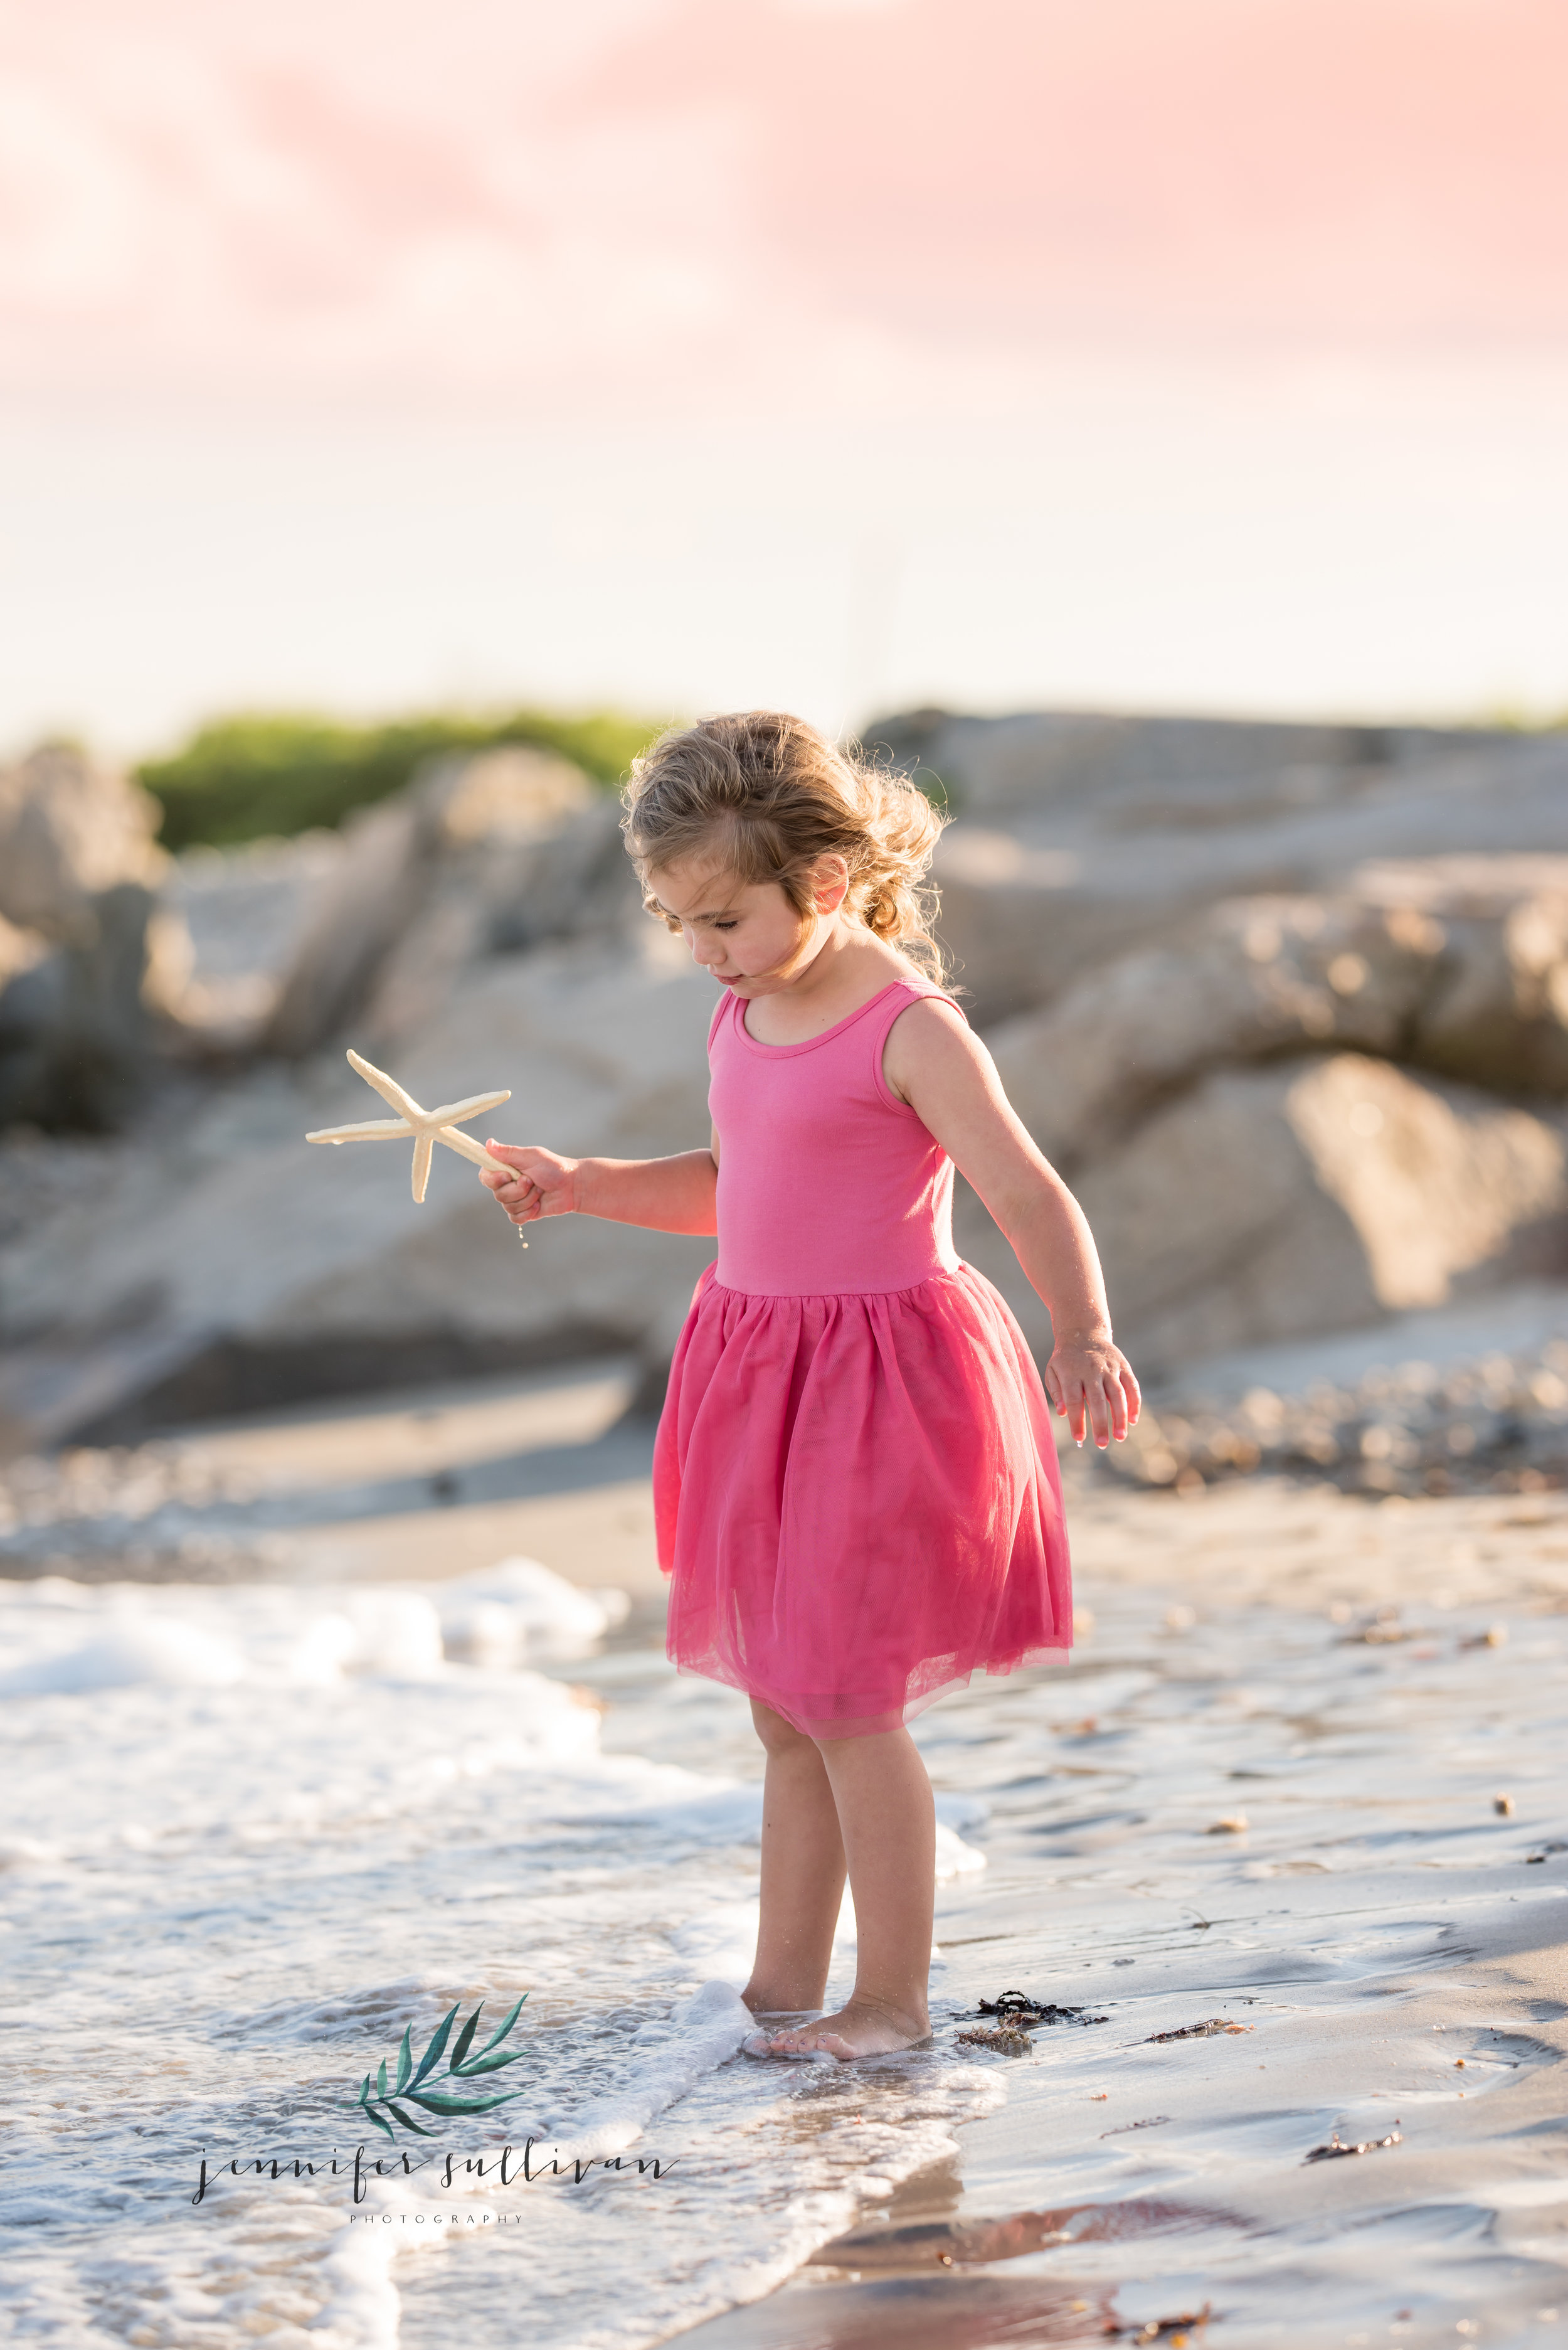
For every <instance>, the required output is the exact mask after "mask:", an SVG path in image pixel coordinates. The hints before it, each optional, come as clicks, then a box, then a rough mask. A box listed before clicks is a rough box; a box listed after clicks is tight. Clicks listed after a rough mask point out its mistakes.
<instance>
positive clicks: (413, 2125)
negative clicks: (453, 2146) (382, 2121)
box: [370, 2097, 436, 2137]
mask: <svg viewBox="0 0 1568 2350" xmlns="http://www.w3.org/2000/svg"><path fill="white" fill-rule="evenodd" d="M421 2103H422V2100H421ZM387 2111H388V2112H389V2114H396V2115H397V2116H398V2119H399V2120H400V2122H401V2123H402V2125H403V2127H404V2128H405V2129H411V2130H413V2131H415V2132H416V2133H417V2135H418V2136H419V2137H434V2136H435V2135H436V2133H435V2132H434V2130H428V2129H426V2128H424V2126H422V2125H421V2123H419V2122H417V2121H415V2120H414V2118H413V2116H411V2115H410V2114H406V2113H404V2111H403V2109H402V2107H401V2106H395V2105H394V2104H393V2103H392V2100H391V2099H390V2097H389V2098H388V2099H387ZM375 2118H376V2116H375V2115H374V2114H372V2115H371V2116H370V2119H371V2120H372V2121H374V2120H375ZM391 2135H392V2133H391V2131H390V2130H389V2131H388V2132H387V2136H388V2137H391Z"/></svg>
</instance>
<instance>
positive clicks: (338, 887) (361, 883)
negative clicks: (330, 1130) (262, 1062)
mask: <svg viewBox="0 0 1568 2350" xmlns="http://www.w3.org/2000/svg"><path fill="white" fill-rule="evenodd" d="M432 829H433V827H431V824H430V823H429V821H428V819H427V816H426V812H425V810H424V809H423V808H422V807H421V805H420V803H419V802H418V801H417V800H414V799H409V798H398V799H395V800H383V801H381V802H380V803H379V805H378V806H374V807H369V808H359V809H356V811H355V812H354V814H353V815H352V816H348V818H347V819H346V821H345V823H344V826H343V836H344V854H343V858H342V861H341V863H340V864H339V866H338V867H337V871H336V872H335V873H334V874H333V875H332V876H331V878H330V879H329V880H328V881H327V885H326V887H325V888H324V889H323V890H322V891H321V894H320V896H319V898H318V899H317V902H316V905H315V908H314V910H313V912H312V915H311V919H310V920H309V923H308V925H307V927H306V931H305V935H304V937H303V938H302V939H301V941H300V942H299V948H298V951H297V953H296V957H295V960H294V962H293V964H292V965H291V967H290V969H289V971H288V972H287V975H286V977H285V979H284V981H283V983H282V984H281V986H280V987H279V989H278V994H277V1001H276V1003H275V1007H274V1009H273V1012H272V1015H271V1017H270V1018H269V1020H268V1021H267V1023H266V1025H265V1028H264V1029H263V1031H262V1034H261V1036H260V1039H259V1044H260V1048H261V1050H262V1051H263V1052H264V1053H275V1054H277V1055H280V1056H281V1057H283V1058H284V1059H286V1060H298V1059H300V1058H301V1057H303V1055H305V1054H306V1053H311V1052H314V1051H315V1050H316V1049H317V1046H318V1045H321V1044H322V1043H324V1042H325V1040H326V1039H327V1037H329V1036H333V1035H337V1031H338V1030H339V1028H340V1027H341V1025H342V1024H343V1023H344V1021H346V1020H347V1019H348V1018H349V1017H350V1016H351V1014H353V1013H354V1012H355V1011H356V1010H357V1009H358V1007H359V1006H360V1005H361V1004H362V1003H364V1001H365V998H366V996H367V995H368V994H369V991H370V989H371V987H372V986H373V985H374V983H375V981H376V978H377V975H378V973H379V971H380V968H381V965H382V964H383V962H385V961H386V959H387V956H388V955H389V952H390V951H391V949H392V947H393V944H394V943H395V941H396V940H397V939H398V937H399V935H400V932H401V931H404V930H405V929H407V928H408V926H409V925H410V923H411V922H412V921H413V920H414V918H415V916H416V914H417V913H418V911H419V910H420V907H421V903H422V901H423V899H424V895H425V891H426V889H427V888H428V886H429V879H430V866H431V855H432V846H433V844H432V839H431V833H432Z"/></svg>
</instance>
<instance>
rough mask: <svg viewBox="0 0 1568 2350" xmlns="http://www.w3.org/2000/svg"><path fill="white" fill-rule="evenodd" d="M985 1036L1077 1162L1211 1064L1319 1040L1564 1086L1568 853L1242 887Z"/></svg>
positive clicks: (1050, 1153) (1417, 864)
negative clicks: (1293, 886)
mask: <svg viewBox="0 0 1568 2350" xmlns="http://www.w3.org/2000/svg"><path fill="white" fill-rule="evenodd" d="M1352 893H1353V894H1352ZM987 1042H988V1044H989V1045H990V1047H991V1050H992V1054H993V1055H994V1056H995V1059H996V1064H997V1068H998V1071H999V1073H1000V1075H1001V1076H1002V1083H1003V1085H1004V1087H1006V1090H1007V1094H1008V1097H1009V1099H1010V1100H1011V1101H1012V1105H1013V1107H1015V1108H1016V1109H1017V1111H1018V1113H1019V1115H1020V1117H1021V1118H1023V1122H1024V1124H1025V1125H1026V1126H1027V1127H1028V1128H1029V1129H1030V1131H1031V1133H1032V1134H1033V1137H1034V1139H1035V1140H1036V1141H1037V1142H1038V1143H1039V1145H1040V1147H1041V1149H1043V1150H1044V1152H1045V1154H1046V1156H1047V1158H1049V1159H1054V1161H1055V1162H1056V1163H1057V1164H1058V1165H1059V1166H1061V1167H1062V1168H1063V1170H1064V1171H1071V1170H1073V1169H1075V1168H1076V1167H1077V1166H1079V1165H1081V1164H1082V1163H1083V1162H1084V1161H1085V1159H1091V1158H1093V1157H1094V1156H1095V1154H1096V1153H1097V1152H1102V1151H1104V1150H1105V1149H1106V1148H1108V1147H1109V1146H1110V1145H1111V1144H1112V1143H1114V1142H1115V1141H1116V1140H1117V1139H1118V1138H1119V1137H1121V1136H1122V1135H1123V1134H1125V1133H1126V1132H1127V1130H1128V1129H1129V1128H1130V1127H1131V1126H1132V1125H1133V1124H1134V1123H1136V1121H1137V1119H1138V1118H1141V1117H1142V1116H1144V1115H1145V1114H1146V1113H1147V1110H1148V1109H1149V1108H1150V1107H1152V1106H1153V1105H1154V1104H1156V1103H1158V1102H1159V1101H1161V1100H1165V1099H1168V1098H1169V1097H1171V1096H1172V1095H1174V1094H1176V1093H1178V1092H1179V1091H1180V1090H1181V1089H1182V1088H1183V1087H1186V1086H1188V1085H1189V1084H1190V1083H1191V1082H1192V1081H1193V1080H1194V1079H1195V1078H1196V1077H1198V1076H1201V1075H1202V1074H1203V1073H1204V1072H1205V1071H1207V1070H1210V1069H1214V1068H1219V1067H1222V1066H1227V1065H1231V1066H1233V1065H1235V1064H1237V1063H1244V1062H1251V1061H1260V1060H1266V1059H1271V1058H1278V1057H1280V1056H1282V1055H1285V1054H1290V1053H1299V1052H1300V1051H1301V1050H1302V1049H1303V1047H1304V1046H1310V1045H1342V1046H1351V1047H1354V1048H1355V1049H1356V1050H1358V1051H1362V1052H1367V1053H1376V1054H1381V1055H1385V1056H1386V1057H1387V1058H1390V1059H1398V1060H1403V1061H1407V1062H1411V1063H1414V1064H1416V1065H1417V1066H1423V1067H1427V1068H1430V1069H1434V1070H1437V1071H1439V1072H1440V1073H1441V1074H1443V1075H1445V1076H1457V1077H1460V1078H1464V1079H1467V1080H1469V1082H1471V1083H1474V1084H1478V1085H1481V1086H1484V1087H1489V1088H1490V1089H1491V1090H1494V1091H1498V1092H1519V1093H1524V1094H1542V1095H1550V1096H1554V1097H1562V1096H1563V1095H1564V1094H1568V857H1555V858H1553V857H1537V858H1521V857H1512V858H1509V857H1503V858H1490V857H1462V858H1426V859H1413V860H1407V861H1406V862H1404V863H1402V864H1397V865H1396V864H1386V865H1382V866H1369V867H1366V868H1362V869H1361V870H1360V871H1358V872H1357V873H1355V874H1354V875H1353V876H1352V877H1351V882H1350V893H1347V894H1345V895H1343V896H1338V897H1334V898H1326V899H1324V898H1262V897H1260V898H1247V899H1235V900H1231V901H1230V902H1229V903H1225V904H1221V905H1220V906H1218V907H1215V908H1214V909H1213V910H1211V911H1210V912H1209V913H1207V914H1205V915H1203V916H1202V917H1200V918H1199V920H1197V921H1195V922H1191V923H1189V925H1187V927H1186V928H1185V929H1184V930H1183V931H1180V932H1179V933H1178V934H1177V935H1176V936H1175V937H1174V938H1173V939H1172V940H1171V941H1170V942H1169V943H1168V944H1167V945H1163V946H1158V947H1153V948H1150V949H1147V950H1146V951H1143V952H1141V953H1134V954H1128V955H1125V956H1123V957H1122V958H1120V959H1119V960H1118V961H1116V962H1111V963H1109V964H1106V965H1104V966H1101V967H1099V968H1096V969H1095V970H1093V971H1091V972H1089V973H1088V974H1087V976H1086V977H1085V978H1084V979H1082V980H1081V981H1079V983H1077V984H1076V985H1075V986H1074V987H1070V988H1068V989H1067V990H1066V991H1065V992H1064V993H1063V994H1061V995H1059V996H1058V997H1056V998H1055V1000H1054V1002H1053V1003H1050V1004H1049V1005H1047V1006H1046V1007H1045V1008H1044V1010H1043V1011H1039V1012H1033V1013H1024V1014H1019V1015H1017V1016H1016V1017H1015V1018H1013V1019H1012V1020H1006V1021H1002V1022H1001V1023H1000V1024H998V1025H997V1026H996V1027H995V1028H993V1029H992V1030H991V1031H990V1032H989V1035H988V1037H987Z"/></svg>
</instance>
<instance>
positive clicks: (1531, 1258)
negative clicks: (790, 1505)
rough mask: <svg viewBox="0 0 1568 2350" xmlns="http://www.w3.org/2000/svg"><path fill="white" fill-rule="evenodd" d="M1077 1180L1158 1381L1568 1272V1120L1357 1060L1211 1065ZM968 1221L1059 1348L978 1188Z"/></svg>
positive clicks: (1124, 1310)
mask: <svg viewBox="0 0 1568 2350" xmlns="http://www.w3.org/2000/svg"><path fill="white" fill-rule="evenodd" d="M1075 1190H1076V1191H1077V1195H1078V1198H1079V1199H1080V1201H1082V1203H1083V1206H1084V1209H1085V1212H1086V1214H1087V1215H1088V1218H1089V1221H1090V1223H1091V1225H1092V1226H1093V1228H1094V1232H1095V1234H1096V1240H1097V1242H1098V1244H1099V1249H1100V1253H1101V1257H1102V1260H1103V1262H1104V1264H1105V1268H1106V1282H1107V1284H1108V1287H1109V1292H1110V1298H1111V1307H1112V1313H1113V1316H1114V1318H1115V1321H1116V1335H1117V1337H1118V1339H1119V1341H1120V1342H1121V1344H1122V1345H1123V1346H1124V1347H1126V1349H1127V1352H1128V1354H1129V1355H1130V1356H1131V1357H1132V1359H1133V1362H1134V1365H1135V1367H1137V1368H1138V1369H1139V1370H1140V1371H1144V1372H1147V1374H1149V1375H1151V1376H1153V1375H1167V1374H1168V1373H1170V1372H1172V1371H1173V1370H1175V1369H1177V1368H1179V1367H1181V1366H1182V1365H1183V1364H1184V1363H1186V1362H1189V1361H1191V1360H1195V1359H1199V1358H1200V1357H1204V1356H1206V1355H1210V1354H1216V1353H1219V1352H1220V1351H1222V1350H1224V1349H1227V1348H1230V1347H1243V1346H1252V1345H1258V1344H1262V1343H1263V1342H1266V1341H1268V1340H1272V1339H1276V1338H1285V1337H1293V1336H1302V1335H1304V1334H1308V1333H1312V1332H1316V1331H1324V1330H1335V1329H1345V1328H1354V1327H1355V1326H1357V1325H1359V1324H1366V1323H1369V1322H1374V1321H1376V1320H1377V1319H1379V1318H1380V1317H1381V1316H1383V1315H1386V1314H1388V1313H1391V1312H1398V1311H1404V1310H1407V1309H1409V1308H1411V1307H1415V1306H1424V1305H1440V1304H1441V1303H1443V1302H1444V1300H1445V1299H1447V1298H1449V1296H1452V1295H1459V1294H1461V1293H1462V1292H1463V1291H1465V1290H1466V1289H1467V1288H1476V1287H1484V1286H1488V1285H1493V1284H1499V1283H1502V1282H1506V1281H1511V1280H1517V1279H1519V1278H1521V1277H1523V1276H1525V1275H1529V1274H1561V1273H1563V1272H1565V1271H1568V1143H1565V1139H1564V1128H1563V1123H1562V1122H1561V1120H1560V1119H1558V1118H1546V1117H1540V1116H1536V1115H1534V1114H1532V1112H1530V1111H1528V1110H1525V1109H1521V1108H1518V1107H1512V1106H1510V1105H1508V1104H1505V1103H1501V1102H1499V1101H1497V1100H1496V1099H1495V1098H1493V1097H1490V1096H1488V1095H1486V1094H1483V1093H1481V1092H1480V1091H1479V1090H1476V1089H1474V1088H1471V1087H1459V1086H1454V1085H1449V1084H1447V1083H1445V1082H1443V1081H1442V1080H1440V1079H1436V1078H1428V1077H1423V1076H1415V1075H1412V1074H1411V1073H1409V1072H1407V1071H1406V1070H1402V1069H1398V1068H1396V1067H1394V1066H1391V1065H1390V1064H1389V1063H1387V1062H1386V1061H1381V1060H1376V1059H1373V1058H1371V1057H1369V1056H1368V1055H1363V1054H1351V1053H1334V1054H1329V1055H1321V1056H1313V1057H1309V1058H1304V1059H1300V1058H1298V1059H1296V1060H1293V1061H1289V1062H1285V1063H1283V1064H1282V1065H1280V1066H1272V1067H1266V1068H1259V1069H1250V1070H1220V1071H1217V1072H1215V1073H1214V1074H1212V1075H1210V1076H1207V1077H1205V1078H1204V1079H1203V1080H1202V1082H1201V1083H1199V1085H1197V1086H1195V1087H1192V1088H1191V1089H1190V1090H1189V1091H1188V1092H1186V1093H1185V1094H1183V1095H1182V1096H1181V1097H1180V1098H1179V1099H1178V1100H1176V1101H1174V1102H1172V1103H1170V1104H1169V1105H1168V1107H1164V1108H1161V1109H1159V1110H1157V1111H1156V1112H1155V1113H1154V1114H1153V1115H1152V1116H1150V1117H1149V1118H1147V1119H1146V1120H1145V1121H1144V1122H1143V1123H1142V1124H1141V1125H1140V1126H1138V1128H1137V1130H1136V1131H1135V1132H1134V1133H1133V1134H1132V1135H1131V1136H1130V1137H1129V1138H1128V1139H1127V1140H1126V1141H1124V1142H1122V1143H1121V1144H1120V1145H1119V1146H1117V1147H1116V1148H1115V1149H1111V1150H1110V1151H1108V1152H1107V1153H1106V1154H1105V1155H1104V1156H1103V1157H1100V1158H1097V1159H1095V1160H1094V1161H1093V1163H1091V1164H1090V1165H1089V1166H1088V1167H1086V1168H1085V1170H1084V1173H1083V1174H1082V1176H1081V1177H1080V1178H1079V1180H1078V1181H1077V1182H1076V1184H1075ZM959 1230H960V1242H959V1245H960V1248H961V1253H964V1254H966V1255H969V1256H970V1257H971V1260H972V1261H973V1262H974V1263H978V1264H979V1265H980V1266H981V1270H982V1271H984V1272H986V1273H988V1274H990V1275H991V1277H992V1279H993V1280H994V1281H996V1282H997V1284H998V1285H999V1287H1001V1288H1002V1290H1003V1292H1004V1294H1005V1295H1007V1296H1008V1297H1009V1299H1010V1302H1011V1303H1012V1305H1013V1308H1014V1311H1015V1312H1017V1313H1018V1315H1019V1316H1020V1319H1021V1320H1022V1321H1023V1324H1024V1327H1025V1329H1026V1331H1027V1332H1028V1333H1029V1336H1030V1337H1031V1339H1032V1341H1033V1343H1034V1344H1035V1345H1037V1346H1039V1347H1048V1346H1049V1343H1050V1341H1049V1317H1048V1316H1047V1315H1046V1314H1045V1311H1044V1307H1043V1306H1041V1305H1040V1304H1039V1301H1038V1300H1037V1299H1036V1298H1035V1297H1034V1295H1033V1291H1032V1290H1030V1288H1029V1287H1028V1284H1027V1283H1025V1282H1024V1281H1023V1277H1022V1274H1020V1273H1019V1270H1018V1267H1017V1263H1016V1260H1015V1259H1014V1258H1013V1257H1012V1252H1011V1250H1010V1249H1008V1248H1007V1246H1006V1244H1005V1243H1003V1242H1002V1240H1001V1236H1000V1235H999V1234H998V1233H996V1232H995V1229H994V1227H992V1226H991V1225H990V1222H989V1219H988V1218H985V1217H984V1216H983V1213H982V1212H981V1211H980V1210H979V1209H978V1207H977V1206H976V1204H975V1203H973V1202H972V1201H969V1202H966V1203H965V1207H964V1211H963V1212H962V1214H961V1219H960V1226H959Z"/></svg>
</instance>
